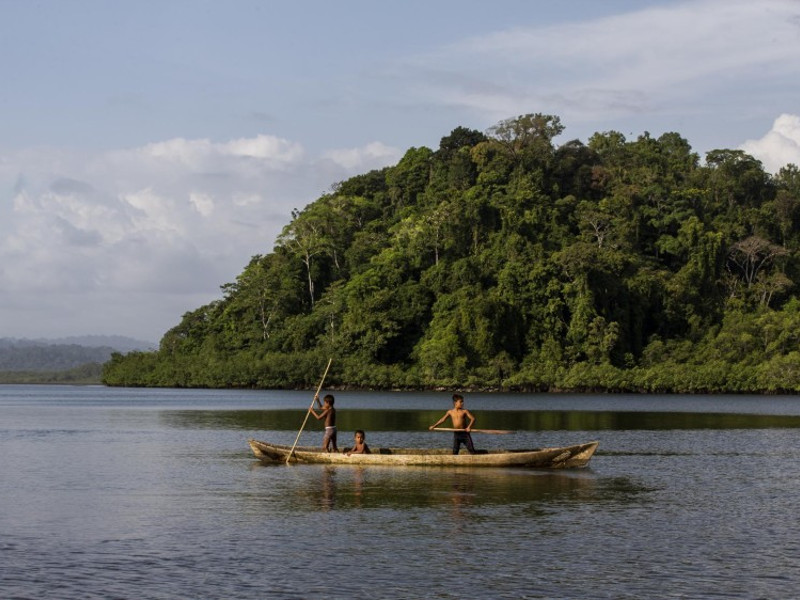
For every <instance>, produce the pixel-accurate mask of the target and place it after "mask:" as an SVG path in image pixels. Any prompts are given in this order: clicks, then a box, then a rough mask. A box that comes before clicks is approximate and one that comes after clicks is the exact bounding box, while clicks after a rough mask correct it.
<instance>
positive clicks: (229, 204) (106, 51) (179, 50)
mask: <svg viewBox="0 0 800 600" xmlns="http://www.w3.org/2000/svg"><path fill="white" fill-rule="evenodd" d="M798 71H800V2H798V1H797V0H759V1H758V2H752V0H747V1H739V0H694V1H691V2H680V1H637V2H634V1H622V0H619V1H605V2H598V1H589V0H564V1H562V2H551V1H536V0H529V1H522V0H498V1H497V2H493V3H488V2H475V1H471V0H458V1H454V0H438V1H430V0H427V1H424V2H423V1H418V0H411V1H406V2H402V3H389V2H374V1H366V0H363V1H355V0H353V1H347V0H341V1H338V2H334V1H311V0H307V1H303V0H299V1H296V2H271V1H255V0H248V1H245V0H231V1H228V2H219V1H217V2H207V1H202V0H194V1H179V0H159V1H157V2H153V1H149V0H139V1H137V2H108V1H105V0H60V1H59V0H39V1H35V2H34V1H30V2H28V1H23V0H0V74H1V75H2V81H3V85H2V88H0V337H61V336H67V335H82V334H123V335H130V336H133V337H137V338H143V339H146V340H151V341H154V342H155V341H158V339H159V338H160V337H161V335H162V334H163V333H164V332H165V331H166V330H167V329H168V328H170V327H172V326H174V325H176V324H177V323H178V322H179V321H180V318H181V315H182V314H183V313H184V312H186V311H188V310H192V309H194V308H197V307H198V306H200V305H201V304H204V303H206V302H208V301H210V300H212V299H214V298H218V297H219V296H220V294H219V286H220V285H222V284H224V283H226V282H229V281H233V280H234V279H235V277H236V275H237V274H238V273H240V272H241V270H242V268H243V267H244V265H245V264H246V263H247V261H248V260H249V258H250V257H251V256H252V255H254V254H258V253H266V252H269V251H270V250H271V249H272V245H273V243H274V240H275V237H276V236H277V235H278V234H279V233H280V230H281V228H282V227H283V226H284V225H285V224H286V223H288V221H289V218H290V213H291V210H292V209H293V208H295V207H297V208H302V207H303V206H305V205H307V204H308V203H310V202H313V201H314V200H315V199H316V198H317V197H319V195H320V194H321V193H323V192H324V191H326V190H328V189H329V188H330V186H331V185H332V184H333V183H335V182H337V181H341V180H342V179H346V178H347V177H350V176H352V175H354V174H358V173H362V172H365V171H367V170H370V169H373V168H378V167H382V166H385V165H387V164H393V163H395V162H396V161H397V160H398V159H399V158H400V157H401V156H402V154H403V152H404V151H405V150H407V149H408V148H409V147H411V146H429V147H431V148H436V147H437V146H438V143H439V140H440V139H441V138H442V137H443V136H445V135H447V134H448V133H450V131H451V130H452V129H453V128H455V127H457V126H466V127H470V128H474V129H479V130H486V129H487V128H488V127H490V126H492V125H494V124H495V123H497V122H498V121H500V120H502V119H505V118H509V117H513V116H516V115H519V114H524V113H529V112H543V113H548V114H555V115H558V116H559V117H560V118H561V120H562V123H563V124H564V125H565V126H566V131H565V133H564V134H563V136H562V138H561V141H567V140H570V139H575V138H577V139H580V140H582V141H586V140H587V139H588V137H589V136H591V134H592V133H594V132H597V131H607V130H617V131H620V132H622V133H623V134H625V135H626V136H628V137H629V138H635V137H636V136H638V135H640V134H641V133H643V132H644V131H649V132H650V133H651V134H653V135H656V136H657V135H660V134H661V133H663V132H665V131H677V132H678V133H680V134H681V135H683V136H684V137H685V138H687V139H688V141H689V143H690V144H691V145H692V146H693V148H694V149H695V150H696V151H698V152H699V153H700V154H701V155H703V154H704V153H705V152H706V151H708V150H711V149H714V148H743V149H745V150H746V151H748V152H750V153H751V154H753V155H754V156H756V157H757V158H759V159H760V160H762V161H763V162H764V164H765V166H766V167H767V168H768V169H769V170H772V171H775V170H777V169H778V168H780V166H782V165H784V164H786V163H788V162H794V163H800V117H798V115H800V105H799V103H800V94H799V93H798V92H800V84H799V83H798V82H800V73H798Z"/></svg>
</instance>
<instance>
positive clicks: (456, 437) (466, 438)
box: [428, 394, 475, 454]
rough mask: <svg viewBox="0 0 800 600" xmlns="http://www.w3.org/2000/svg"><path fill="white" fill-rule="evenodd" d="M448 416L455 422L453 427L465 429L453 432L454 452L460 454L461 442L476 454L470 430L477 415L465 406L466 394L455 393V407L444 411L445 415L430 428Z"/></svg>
mask: <svg viewBox="0 0 800 600" xmlns="http://www.w3.org/2000/svg"><path fill="white" fill-rule="evenodd" d="M448 418H449V419H450V420H451V421H452V423H453V429H463V431H454V432H453V454H458V451H459V449H460V448H461V444H464V445H465V446H466V447H467V451H468V452H469V453H470V454H475V446H473V444H472V436H471V435H470V434H469V430H470V429H472V424H473V423H474V422H475V417H473V416H472V413H471V412H469V411H468V410H467V409H466V408H464V396H462V395H461V394H453V408H451V409H450V410H448V411H447V412H446V413H444V416H443V417H442V418H441V419H439V420H438V421H436V423H434V424H433V425H431V426H430V427H428V429H433V428H434V427H437V426H439V425H441V424H442V423H444V422H445V420H447V419H448Z"/></svg>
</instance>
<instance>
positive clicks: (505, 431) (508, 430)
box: [431, 427, 514, 433]
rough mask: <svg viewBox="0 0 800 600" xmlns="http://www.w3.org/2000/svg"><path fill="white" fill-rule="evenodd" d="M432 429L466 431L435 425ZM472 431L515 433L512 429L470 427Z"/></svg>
mask: <svg viewBox="0 0 800 600" xmlns="http://www.w3.org/2000/svg"><path fill="white" fill-rule="evenodd" d="M431 431H466V429H453V428H452V427H434V428H433V429H432V430H431ZM469 432H470V433H514V432H513V431H512V430H510V429H470V430H469Z"/></svg>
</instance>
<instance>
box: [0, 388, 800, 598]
mask: <svg viewBox="0 0 800 600" xmlns="http://www.w3.org/2000/svg"><path fill="white" fill-rule="evenodd" d="M336 398H337V408H338V409H339V426H340V427H339V429H340V438H339V439H340V445H344V443H345V442H349V441H350V439H351V436H352V430H353V429H355V428H364V429H366V430H367V441H368V442H369V443H371V444H372V445H375V446H378V445H411V446H420V447H425V446H432V445H441V446H449V444H450V437H449V434H444V433H431V432H427V431H426V430H425V428H426V427H427V425H428V424H430V423H432V422H433V421H434V420H435V419H436V418H438V417H439V416H440V415H441V414H442V413H443V412H444V410H446V409H447V408H449V406H450V400H449V396H448V395H447V394H443V393H425V394H411V393H395V394H391V393H383V394H381V393H344V392H342V393H338V394H336ZM309 401H310V394H309V393H298V392H263V391H261V392H252V391H250V392H248V391H221V392H220V391H202V390H130V389H106V388H103V387H40V386H0V598H3V599H12V598H20V599H22V598H30V599H36V600H40V599H41V598H50V599H63V600H70V599H81V600H85V599H88V598H104V599H106V598H126V599H128V598H130V599H151V598H153V599H155V598H159V599H161V598H163V599H175V598H192V599H198V598H203V599H205V598H208V599H217V598H219V599H223V598H224V599H234V598H248V599H250V598H278V599H283V598H287V599H294V598H297V599H309V598H337V599H338V598H347V599H350V600H354V599H370V600H372V599H386V598H403V599H411V598H441V599H444V598H614V599H618V598H769V599H776V598H794V597H797V593H798V592H797V590H798V585H800V526H799V525H798V508H800V450H799V448H800V443H798V442H799V441H800V439H799V438H800V398H795V397H752V396H749V397H743V396H736V397H724V396H723V397H697V396H568V395H564V396H549V395H480V394H476V395H468V396H467V403H466V405H467V408H469V409H471V410H472V411H473V412H474V413H475V415H476V416H477V418H478V423H477V425H476V426H480V427H485V428H496V429H515V430H517V432H516V433H514V434H512V435H504V436H497V435H494V436H490V435H481V436H479V435H477V434H476V435H475V436H474V438H475V441H476V445H478V446H482V447H488V446H495V447H538V446H544V445H562V444H568V443H574V442H582V441H589V440H593V439H598V440H600V450H599V451H598V454H597V455H596V456H595V458H594V459H593V460H592V463H591V467H590V468H588V469H583V470H577V471H564V472H547V471H514V470H503V469H497V470H488V471H462V470H453V469H415V468H406V469H380V468H357V467H349V468H348V467H336V468H333V467H325V466H316V465H307V466H290V467H286V466H272V467H266V466H261V465H260V464H259V463H257V462H255V461H254V460H253V459H252V458H251V455H250V454H249V449H248V447H247V443H246V440H247V438H248V437H258V438H261V439H267V440H272V441H278V442H284V443H289V444H291V443H292V442H293V441H294V438H295V436H296V435H297V430H298V429H299V426H300V424H301V423H302V421H303V416H304V414H305V410H306V409H307V408H308V404H309ZM321 438H322V434H321V427H320V426H319V424H318V423H317V422H315V421H313V420H312V421H310V422H309V424H308V426H307V430H306V433H304V434H303V435H302V437H301V440H300V443H301V444H308V445H316V444H318V443H319V442H320V441H321Z"/></svg>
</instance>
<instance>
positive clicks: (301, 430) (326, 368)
mask: <svg viewBox="0 0 800 600" xmlns="http://www.w3.org/2000/svg"><path fill="white" fill-rule="evenodd" d="M332 362H333V358H330V359H328V366H327V367H325V372H324V373H323V374H322V379H321V380H320V382H319V386H318V387H317V393H316V394H314V397H313V398H312V399H311V405H310V406H309V407H308V411H307V412H306V418H305V419H303V424H302V425H301V426H300V431H298V432H297V437H296V438H295V439H294V444H292V449H291V450H290V451H289V456H287V457H286V464H287V465H288V464H289V461H290V460H291V458H292V454H294V449H295V447H296V446H297V440H299V439H300V434H301V433H303V429H305V426H306V422H307V421H308V415H310V414H311V409H312V408H314V400H315V399H316V398H317V397H319V391H320V390H321V389H322V384H323V383H325V377H327V375H328V369H330V368H331V363H332Z"/></svg>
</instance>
